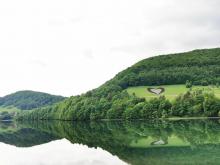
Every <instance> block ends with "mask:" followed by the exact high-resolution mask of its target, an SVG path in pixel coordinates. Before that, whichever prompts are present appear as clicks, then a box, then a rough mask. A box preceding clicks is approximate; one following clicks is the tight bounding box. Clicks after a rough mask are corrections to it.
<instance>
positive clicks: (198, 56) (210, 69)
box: [111, 48, 220, 88]
mask: <svg viewBox="0 0 220 165" xmlns="http://www.w3.org/2000/svg"><path fill="white" fill-rule="evenodd" d="M186 80H190V81H192V82H193V84H194V85H207V84H216V83H220V48H215V49H203V50H194V51H191V52H185V53H179V54H171V55H161V56H156V57H151V58H148V59H145V60H142V61H140V62H138V63H137V64H135V65H133V66H132V67H130V68H128V69H126V70H125V71H122V72H121V73H119V74H118V75H117V76H116V77H115V78H114V79H113V80H112V81H111V83H113V82H114V83H115V84H118V85H119V86H120V87H122V88H127V87H129V86H141V85H170V84H171V85H172V84H185V82H186Z"/></svg>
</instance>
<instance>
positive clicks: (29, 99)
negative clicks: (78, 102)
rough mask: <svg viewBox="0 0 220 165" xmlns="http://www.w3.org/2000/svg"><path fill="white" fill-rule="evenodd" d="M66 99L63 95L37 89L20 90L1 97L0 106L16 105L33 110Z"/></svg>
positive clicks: (22, 108)
mask: <svg viewBox="0 0 220 165" xmlns="http://www.w3.org/2000/svg"><path fill="white" fill-rule="evenodd" d="M62 100H64V97H62V96H55V95H50V94H47V93H42V92H35V91H28V90H26V91H19V92H16V93H13V94H10V95H7V96H5V97H1V98H0V106H5V107H7V106H14V107H16V108H18V109H21V110H31V109H34V108H40V107H44V106H47V105H52V104H54V103H57V102H60V101H62Z"/></svg>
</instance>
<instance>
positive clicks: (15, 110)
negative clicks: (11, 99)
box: [0, 106, 21, 113]
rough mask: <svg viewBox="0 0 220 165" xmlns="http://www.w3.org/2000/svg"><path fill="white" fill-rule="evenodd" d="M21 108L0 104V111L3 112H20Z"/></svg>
mask: <svg viewBox="0 0 220 165" xmlns="http://www.w3.org/2000/svg"><path fill="white" fill-rule="evenodd" d="M20 111H21V110H20V109H18V108H16V107H14V106H8V107H4V106H0V113H1V112H9V113H12V112H20Z"/></svg>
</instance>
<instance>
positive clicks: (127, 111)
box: [19, 48, 220, 120]
mask: <svg viewBox="0 0 220 165" xmlns="http://www.w3.org/2000/svg"><path fill="white" fill-rule="evenodd" d="M186 81H190V82H192V83H193V85H211V84H215V85H216V84H218V83H220V48H215V49H204V50H194V51H190V52H185V53H179V54H171V55H162V56H156V57H152V58H148V59H145V60H142V61H140V62H139V63H137V64H135V65H133V66H131V67H130V68H128V69H126V70H124V71H122V72H120V73H119V74H118V75H116V77H115V78H113V79H111V80H110V81H108V82H106V83H105V84H104V85H102V86H100V87H99V88H97V89H94V90H92V91H89V92H87V93H86V94H82V95H80V96H73V97H70V98H69V99H66V100H65V101H63V102H61V103H60V104H58V105H56V106H53V107H49V108H43V109H39V110H37V111H33V112H30V113H25V114H22V115H21V116H20V117H19V119H30V120H38V119H60V120H97V119H106V118H108V119H122V118H123V119H137V118H138V119H140V118H160V117H170V116H180V117H182V116H212V117H213V116H218V115H219V114H220V112H219V109H220V100H219V99H218V98H216V97H215V96H214V95H213V94H212V93H203V91H196V92H193V91H191V92H187V93H186V94H185V95H181V96H179V97H177V99H176V100H174V101H173V102H172V103H171V102H170V101H169V100H167V99H166V98H164V97H159V98H155V99H152V100H150V101H147V100H145V99H144V98H137V97H136V96H135V95H129V94H128V93H127V91H126V90H125V89H127V88H128V87H131V86H140V85H144V86H146V85H147V86H149V85H168V84H185V83H186Z"/></svg>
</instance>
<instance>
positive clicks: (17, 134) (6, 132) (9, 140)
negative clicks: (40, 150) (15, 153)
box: [0, 123, 58, 147]
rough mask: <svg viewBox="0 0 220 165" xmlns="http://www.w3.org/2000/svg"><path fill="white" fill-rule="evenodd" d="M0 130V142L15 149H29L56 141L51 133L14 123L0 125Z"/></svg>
mask: <svg viewBox="0 0 220 165" xmlns="http://www.w3.org/2000/svg"><path fill="white" fill-rule="evenodd" d="M0 130H1V131H0V142H3V143H6V144H10V145H14V146H17V147H31V146H35V145H40V144H43V143H48V142H50V141H52V140H56V139H58V137H56V136H54V135H52V134H51V133H47V132H43V131H41V130H38V129H32V128H24V127H22V126H21V125H19V124H18V125H17V124H14V123H0Z"/></svg>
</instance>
